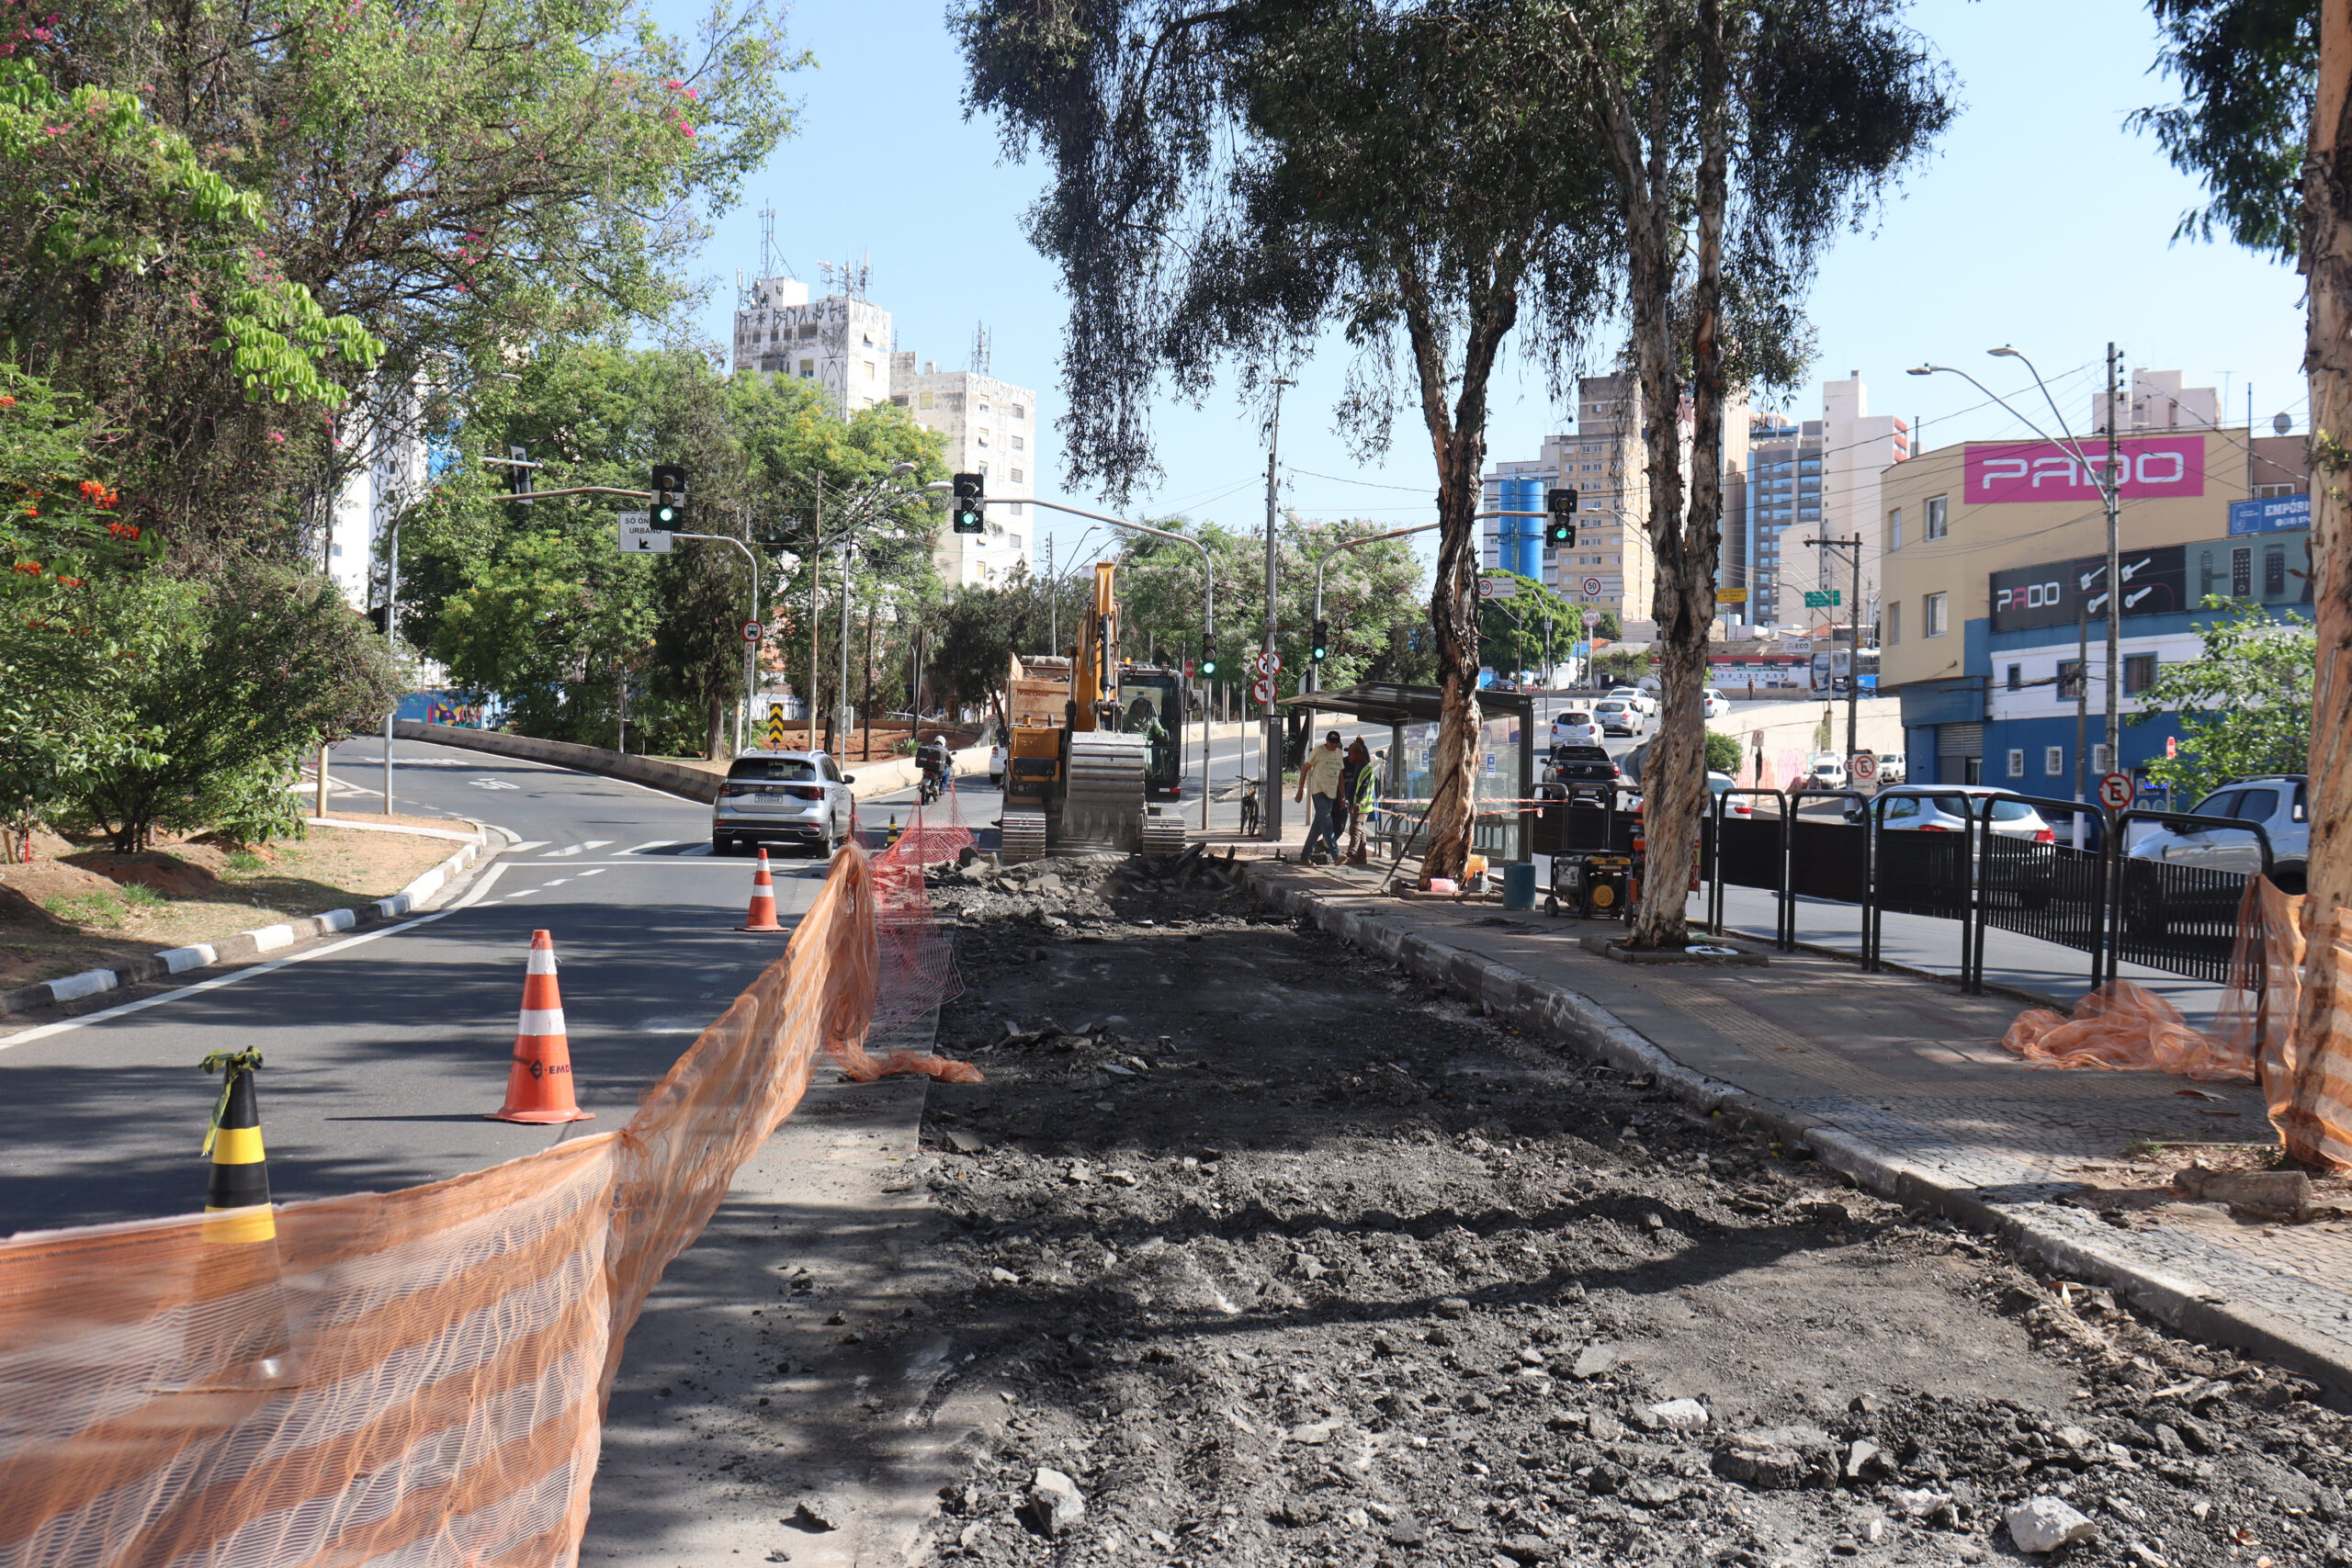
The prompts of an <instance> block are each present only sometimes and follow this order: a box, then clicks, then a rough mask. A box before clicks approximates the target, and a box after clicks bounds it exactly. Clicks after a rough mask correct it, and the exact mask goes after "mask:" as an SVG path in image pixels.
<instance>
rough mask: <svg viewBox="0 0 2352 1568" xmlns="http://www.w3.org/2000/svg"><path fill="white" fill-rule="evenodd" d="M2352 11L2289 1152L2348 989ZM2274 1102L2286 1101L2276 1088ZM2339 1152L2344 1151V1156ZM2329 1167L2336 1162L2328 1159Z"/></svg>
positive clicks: (2333, 20) (2313, 178) (2342, 56)
mask: <svg viewBox="0 0 2352 1568" xmlns="http://www.w3.org/2000/svg"><path fill="white" fill-rule="evenodd" d="M2347 98H2352V7H2346V6H2344V5H2342V4H2340V3H2339V4H2334V5H2327V6H2321V7H2320V42H2319V85H2318V89H2317V96H2315V98H2314V99H2313V102H2312V141H2311V148H2310V152H2309V155H2308V156H2307V158H2306V159H2305V162H2304V165H2303V232H2302V247H2301V254H2302V266H2303V271H2304V273H2305V276H2306V277H2307V280H2308V286H2309V288H2310V300H2311V303H2310V306H2309V310H2308V314H2307V316H2306V321H2305V329H2304V334H2305V335H2304V349H2303V368H2304V370H2305V371H2306V372H2307V373H2308V374H2309V375H2310V377H2311V410H2312V436H2311V461H2312V579H2313V590H2312V607H2313V613H2314V618H2315V619H2316V621H2317V623H2318V626H2317V632H2318V646H2317V649H2316V659H2317V667H2316V670H2315V671H2314V675H2313V681H2312V745H2311V763H2310V780H2311V785H2310V788H2311V809H2310V816H2311V859H2310V863H2309V868H2308V871H2307V873H2306V876H2307V881H2306V884H2305V886H2306V887H2307V890H2308V891H2307V893H2306V895H2305V897H2304V899H2303V941H2304V947H2303V955H2304V956H2303V987H2302V998H2301V1006H2300V1008H2299V1010H2298V1012H2297V1016H2296V1021H2295V1031H2294V1039H2295V1043H2296V1049H2295V1053H2294V1060H2295V1075H2294V1076H2295V1079H2296V1081H2295V1083H2294V1085H2293V1089H2292V1104H2291V1106H2290V1110H2289V1111H2288V1113H2287V1114H2286V1115H2284V1116H2282V1117H2280V1118H2279V1131H2280V1133H2281V1134H2282V1135H2283V1137H2284V1139H2285V1142H2286V1147H2287V1152H2288V1153H2289V1154H2290V1155H2291V1156H2296V1157H2299V1158H2303V1159H2315V1158H2317V1157H2318V1156H2319V1154H2320V1150H2319V1146H2318V1145H2319V1138H2320V1126H2319V1122H2320V1118H2321V1111H2320V1108H2319V1107H2318V1106H2317V1104H2316V1101H2317V1100H2320V1099H2322V1098H2331V1099H2332V1098H2333V1096H2332V1095H2330V1094H2329V1093H2328V1091H2327V1089H2326V1086H2325V1085H2324V1082H2323V1078H2324V1076H2325V1075H2326V1074H2327V1072H2328V1070H2329V1067H2330V1066H2331V1064H2330V1063H2329V1062H2328V1061H2327V1059H2326V1058H2327V1055H2328V1054H2329V1049H2330V1047H2331V1045H2332V1044H2333V1043H2334V1042H2335V1038H2336V1036H2337V1033H2338V1027H2337V1019H2338V1014H2339V1010H2341V1009H2344V1008H2346V1007H2352V997H2346V996H2345V995H2344V994H2343V993H2344V992H2345V991H2346V989H2347V988H2348V987H2352V980H2348V979H2347V977H2346V976H2345V975H2344V974H2343V972H2342V958H2341V953H2340V950H2339V948H2338V945H2337V933H2338V932H2339V931H2341V929H2342V926H2343V921H2344V914H2345V911H2346V908H2352V540H2347V539H2346V523H2347V516H2346V498H2345V488H2344V487H2345V476H2346V468H2347V466H2352V465H2347V460H2346V445H2345V444H2346V439H2347V434H2352V335H2348V334H2352V103H2347V101H2346V100H2347ZM2271 1098H2272V1100H2273V1103H2276V1102H2277V1100H2278V1098H2279V1095H2278V1089H2275V1088H2274V1089H2273V1090H2272V1096H2271ZM2339 1153H2340V1151H2339ZM2325 1163H2331V1164H2332V1163H2334V1162H2333V1161H2327V1162H2325Z"/></svg>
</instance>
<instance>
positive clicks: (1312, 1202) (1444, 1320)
mask: <svg viewBox="0 0 2352 1568" xmlns="http://www.w3.org/2000/svg"><path fill="white" fill-rule="evenodd" d="M979 869H980V870H981V872H982V876H981V878H979V879H978V880H975V879H974V878H972V877H971V876H969V875H967V874H958V873H954V872H950V873H947V874H945V876H944V878H941V879H939V886H936V889H935V895H934V896H935V897H936V898H937V900H938V905H939V908H940V911H941V915H942V919H943V921H944V923H946V924H947V925H948V926H949V927H950V929H951V930H953V931H955V932H956V940H957V948H958V954H959V959H960V962H961V964H962V966H963V973H964V976H965V979H966V982H967V986H968V987H969V989H968V991H967V995H966V996H965V997H964V998H962V1000H960V1001H959V1002H957V1003H956V1004H954V1005H952V1006H951V1007H950V1008H949V1010H948V1011H947V1014H946V1016H945V1020H944V1029H943V1040H942V1044H943V1048H944V1049H947V1050H950V1051H954V1052H956V1053H959V1054H964V1055H969V1056H970V1057H971V1058H972V1059H973V1060H975V1061H977V1062H978V1063H979V1064H980V1065H981V1066H982V1067H983V1068H984V1069H985V1070H986V1072H987V1073H988V1075H989V1081H988V1082H987V1083H986V1084H983V1085H978V1086H954V1085H943V1086H939V1087H937V1088H935V1089H933V1091H932V1093H931V1096H930V1100H929V1107H930V1109H929V1112H928V1115H927V1118H926V1122H925V1126H924V1139H923V1141H924V1145H925V1147H926V1150H927V1151H928V1152H927V1154H926V1156H925V1159H926V1171H925V1174H926V1177H927V1179H928V1180H929V1182H930V1185H931V1187H932V1188H933V1191H934V1192H935V1194H936V1195H937V1201H938V1202H939V1203H940V1204H941V1205H942V1207H943V1208H944V1211H945V1213H946V1215H947V1218H948V1222H949V1223H948V1224H946V1225H945V1226H944V1242H943V1245H944V1247H945V1248H946V1249H947V1252H948V1256H949V1258H950V1259H951V1260H952V1262H953V1263H954V1264H955V1265H956V1269H957V1270H959V1271H960V1277H961V1280H962V1281H963V1283H962V1285H961V1287H960V1288H954V1289H950V1290H948V1291H947V1292H944V1294H941V1295H938V1296H935V1297H934V1298H933V1300H932V1301H931V1302H930V1303H928V1310H927V1311H926V1312H925V1313H924V1314H922V1317H923V1320H922V1322H921V1323H920V1324H916V1325H908V1327H907V1328H906V1329H905V1330H904V1332H907V1333H922V1334H925V1335H936V1334H940V1333H945V1334H946V1335H948V1336H950V1337H951V1339H952V1342H953V1343H954V1344H955V1345H956V1349H957V1352H958V1358H957V1359H959V1361H960V1365H959V1367H958V1370H957V1371H956V1372H955V1373H954V1374H953V1376H952V1377H951V1378H950V1380H949V1381H948V1382H947V1383H946V1384H945V1385H944V1386H943V1387H942V1388H941V1389H939V1390H937V1391H935V1392H934V1393H933V1396H932V1404H931V1408H937V1407H938V1406H939V1404H941V1403H942V1402H943V1401H953V1402H954V1403H955V1405H956V1408H957V1409H959V1410H966V1411H968V1410H970V1409H973V1408H976V1407H985V1408H986V1409H988V1410H989V1411H991V1412H994V1413H995V1414H994V1416H993V1417H992V1419H990V1421H989V1423H988V1429H987V1430H986V1431H985V1432H984V1434H983V1440H982V1441H981V1442H980V1443H979V1444H978V1445H974V1446H973V1447H974V1451H976V1452H977V1453H978V1456H979V1457H977V1458H975V1459H974V1460H973V1461H972V1462H971V1465H970V1468H969V1472H968V1473H967V1474H966V1475H964V1476H963V1477H962V1478H961V1479H960V1480H958V1481H956V1483H954V1484H952V1485H950V1486H948V1487H947V1488H945V1489H944V1493H943V1495H942V1497H941V1501H940V1506H939V1513H938V1517H937V1519H936V1522H935V1524H934V1525H933V1528H932V1529H931V1530H930V1533H929V1538H928V1543H927V1548H926V1550H927V1551H928V1553H929V1555H930V1558H931V1560H933V1561H945V1562H974V1563H1046V1562H1052V1563H1082V1562H1083V1563H1091V1562H1119V1563H1154V1564H1172V1563H1182V1564H1187V1565H1193V1568H1199V1565H1205V1564H1227V1563H1230V1564H1242V1563H1249V1564H1257V1563H1265V1564H1292V1563H1324V1562H1335V1563H1351V1564H1370V1563H1394V1564H1399V1565H1402V1564H1408V1563H1411V1564H1418V1563H1476V1564H1496V1565H1498V1568H1509V1565H1510V1564H1523V1563H1537V1562H1593V1563H1604V1562H1605V1563H1611V1564H1615V1563H1624V1562H1636V1563H1651V1562H1659V1563H1665V1562H1674V1563H1714V1562H1728V1563H1741V1564H1757V1565H1759V1568H1760V1565H1762V1564H1768V1563H1792V1564H1794V1563H1814V1562H1827V1561H1830V1560H1831V1559H1833V1558H1838V1559H1844V1558H1849V1557H1854V1558H1860V1559H1863V1560H1868V1561H1875V1562H1888V1563H1935V1562H1983V1561H1988V1560H1993V1561H2007V1560H2014V1559H2017V1558H2018V1557H2020V1556H2021V1555H2022V1553H2021V1552H2020V1551H2019V1548H2018V1544H2017V1543H2016V1540H2015V1539H2014V1538H2013V1535H2012V1532H2011V1529H2010V1528H2009V1525H2008V1523H2007V1515H2008V1512H2009V1510H2010V1508H2011V1507H2013V1506H2016V1505H2018V1504H2020V1503H2022V1502H2025V1501H2027V1500H2030V1499H2032V1498H2035V1497H2048V1498H2051V1499H2053V1500H2056V1501H2061V1502H2063V1503H2064V1505H2065V1506H2066V1508H2068V1509H2071V1510H2074V1511H2075V1515H2074V1516H2072V1517H2070V1516H2069V1515H2068V1514H2067V1513H2066V1512H2065V1511H2064V1510H2062V1509H2057V1508H2055V1507H2052V1508H2051V1509H2050V1511H2051V1513H2052V1515H2053V1517H2055V1520H2056V1523H2055V1526H2054V1527H2053V1528H2055V1529H2072V1530H2073V1531H2074V1532H2075V1535H2076V1536H2077V1538H2078V1539H2077V1540H2075V1542H2074V1543H2073V1544H2070V1545H2066V1546H2064V1547H2063V1548H2061V1549H2060V1551H2059V1552H2058V1554H2057V1556H2056V1557H2054V1558H2049V1559H2042V1560H2044V1561H2064V1562H2070V1563H2109V1562H2114V1563H2137V1564H2141V1565H2143V1568H2147V1565H2154V1564H2160V1563H2176V1564H2190V1563H2199V1564H2205V1563H2222V1562H2245V1563H2246V1564H2249V1565H2251V1568H2285V1565H2287V1564H2305V1563H2309V1564H2324V1563H2342V1562H2352V1556H2347V1552H2346V1547H2345V1546H2344V1544H2343V1539H2344V1538H2345V1537H2346V1536H2352V1520H2346V1517H2345V1511H2346V1506H2347V1505H2346V1500H2345V1496H2344V1494H2343V1491H2342V1490H2341V1489H2342V1488H2344V1487H2345V1486H2346V1483H2347V1478H2352V1469H2347V1463H2346V1457H2345V1454H2344V1450H2343V1447H2342V1445H2343V1444H2344V1443H2345V1441H2346V1430H2345V1424H2344V1420H2343V1418H2342V1417H2341V1416H2339V1415H2337V1414H2335V1412H2333V1411H2331V1410H2328V1409H2326V1408H2324V1407H2322V1406H2321V1405H2320V1404H2318V1403H2317V1400H2318V1397H2319V1393H2318V1391H2317V1390H2315V1389H2313V1388H2312V1386H2310V1385H2309V1384H2306V1383H2303V1382H2300V1381H2298V1380H2297V1379H2295V1378H2293V1377H2290V1376H2288V1375H2285V1374H2282V1373H2280V1372H2279V1371H2276V1370H2275V1369H2268V1368H2265V1367H2263V1366H2260V1365H2258V1364H2255V1363H2251V1362H2248V1361H2245V1360H2243V1359H2238V1358H2236V1357H2234V1356H2232V1355H2229V1354H2226V1353H2221V1352H2215V1351H2211V1350H2208V1349H2205V1348H2200V1347H2198V1346H2195V1345H2191V1344H2188V1343H2184V1342H2181V1341H2179V1340H2177V1339H2174V1338H2171V1337H2167V1336H2166V1335H2165V1334H2164V1333H2162V1332H2160V1331H2158V1330H2155V1329H2154V1328H2152V1327H2151V1326H2150V1325H2146V1324H2144V1323H2143V1322H2141V1321H2139V1320H2137V1319H2135V1318H2134V1317H2132V1316H2131V1314H2129V1313H2128V1312H2124V1311H2120V1310H2119V1309H2118V1307H2117V1306H2116V1304H2115V1303H2113V1302H2112V1301H2111V1300H2109V1298H2108V1297H2106V1296H2105V1295H2103V1294H2102V1293H2100V1292H2092V1291H2086V1290H2083V1289H2080V1288H2077V1287H2071V1286H2068V1285H2066V1284H2065V1283H2064V1282H2063V1281H2052V1280H2043V1279H2038V1278H2036V1277H2034V1276H2032V1275H2031V1274H2030V1273H2028V1272H2026V1271H2025V1270H2023V1269H2020V1268H2018V1266H2016V1265H2015V1264H2013V1263H2012V1262H2010V1261H2009V1260H2008V1259H2007V1258H2006V1257H2005V1256H2004V1255H2003V1254H2002V1253H2000V1252H1999V1251H1998V1250H1997V1249H1996V1248H1994V1247H1990V1246H1988V1245H1986V1244H1985V1243H1982V1242H1980V1241H1978V1240H1977V1239H1975V1238H1974V1237H1973V1236H1971V1235H1968V1234H1966V1233H1965V1232H1962V1231H1959V1230H1956V1229H1954V1228H1952V1227H1951V1225H1949V1224H1944V1223H1942V1222H1940V1221H1938V1220H1937V1219H1935V1218H1934V1217H1933V1216H1931V1215H1926V1214H1906V1213H1904V1212H1903V1211H1901V1210H1900V1209H1898V1208H1895V1207H1894V1206H1893V1205H1890V1204H1887V1203H1884V1202H1881V1201H1877V1200H1876V1199H1874V1198H1871V1197H1870V1196H1868V1195H1865V1194H1863V1193H1861V1192H1859V1191H1857V1190H1853V1189H1852V1188H1850V1187H1849V1186H1848V1185H1846V1184H1845V1183H1844V1181H1843V1179H1841V1178H1839V1177H1838V1176H1837V1175H1836V1174H1835V1173H1833V1172H1831V1171H1828V1170H1826V1169H1825V1168H1820V1167H1818V1166H1815V1165H1813V1164H1811V1163H1808V1162H1807V1161H1806V1160H1805V1159H1804V1157H1803V1156H1804V1151H1803V1150H1800V1149H1778V1148H1774V1147H1772V1146H1770V1145H1769V1144H1768V1143H1767V1142H1766V1141H1765V1140H1764V1138H1763V1137H1762V1135H1761V1134H1758V1133H1752V1132H1749V1131H1747V1130H1746V1129H1744V1128H1742V1127H1740V1126H1737V1125H1734V1124H1730V1123H1728V1122H1723V1121H1716V1122H1708V1121H1706V1120H1703V1119H1700V1118H1697V1117H1695V1116H1693V1115H1691V1114H1690V1113H1687V1112H1686V1111H1683V1110H1681V1109H1680V1108H1679V1107H1678V1106H1677V1105H1675V1104H1673V1103H1671V1102H1669V1101H1668V1100H1666V1099H1665V1098H1663V1097H1662V1096H1659V1095H1657V1094H1653V1093H1650V1092H1646V1091H1645V1086H1644V1084H1642V1083H1640V1082H1635V1081H1629V1080H1627V1079H1625V1078H1623V1077H1619V1076H1614V1075H1612V1074H1611V1073H1609V1072H1607V1071H1605V1070H1598V1069H1595V1068H1593V1067H1592V1066H1589V1065H1587V1064H1584V1063H1581V1062H1579V1061H1578V1060H1577V1059H1575V1058H1573V1057H1570V1056H1566V1055H1562V1054H1561V1053H1560V1052H1558V1051H1557V1050H1555V1049H1554V1048H1552V1047H1550V1046H1547V1045H1545V1044H1544V1043H1539V1042H1535V1041H1532V1040H1529V1039H1525V1038H1522V1037H1520V1036H1518V1035H1515V1034H1513V1033H1511V1032H1509V1031H1507V1030H1504V1029H1501V1028H1498V1027H1497V1026H1496V1025H1494V1024H1493V1023H1491V1022H1489V1021H1486V1020H1484V1019H1482V1018H1481V1017H1479V1016H1478V1015H1477V1013H1476V1010H1474V1009H1473V1008H1471V1007H1470V1006H1469V1005H1468V1004H1465V1003H1464V1002H1463V1001H1462V1000H1460V999H1459V998H1453V997H1450V996H1446V995H1443V994H1441V993H1439V992H1436V991H1433V990H1431V989H1430V988H1429V987H1426V986H1424V985H1422V984H1420V983H1419V982H1417V981H1414V980H1412V979H1410V978H1408V976H1404V975H1403V974H1402V973H1400V972H1397V971H1395V970H1392V969H1390V968H1388V967H1386V966H1385V965H1382V964H1377V963H1375V962H1374V961H1371V960H1369V959H1366V958H1364V957H1363V956H1362V955H1361V954H1358V953H1354V952H1352V951H1351V950H1350V949H1348V948H1346V947H1344V946H1342V945H1340V943H1338V942H1336V941H1334V940H1332V939H1330V938H1328V937H1326V936H1324V935H1322V934H1321V933H1319V932H1313V931H1299V930H1296V929H1294V928H1293V927H1291V926H1290V925H1288V924H1287V923H1283V922H1281V921H1278V920H1275V919H1272V918H1271V917H1268V916H1266V915H1265V914H1264V913H1263V912H1262V911H1260V910H1258V909H1256V908H1254V907H1253V906H1251V905H1250V903H1249V902H1248V901H1247V899H1246V898H1245V897H1244V896H1242V895H1240V894H1238V893H1236V892H1231V891H1227V890H1225V889H1224V888H1223V887H1222V886H1217V885H1216V884H1215V883H1214V881H1212V883H1211V884H1210V885H1209V886H1199V887H1193V888H1179V889H1167V888H1162V887H1159V886H1154V885H1152V884H1151V883H1150V882H1149V881H1148V879H1143V880H1141V881H1138V879H1137V878H1138V874H1136V873H1133V872H1121V871H1116V870H1114V868H1112V867H1109V866H1100V865H1098V866H1093V867H1084V868H1081V867H1078V866H1074V865H1072V864H1069V863H1054V864H1049V865H1047V866H1042V867H1035V868H1029V869H1028V870H1027V871H1026V872H1025V873H1024V872H1021V871H1016V872H1014V873H1011V874H1004V875H990V874H987V871H986V867H985V866H983V867H981V868H979ZM1049 879H1050V880H1049ZM978 1396H985V1397H978ZM1041 1471H1050V1472H1058V1476H1059V1477H1063V1478H1067V1482H1068V1485H1067V1487H1065V1486H1064V1484H1063V1482H1062V1480H1060V1479H1057V1477H1056V1476H1054V1475H1047V1476H1044V1477H1042V1478H1041V1476H1040V1474H1039V1472H1041ZM1041 1479H1042V1481H1043V1485H1042V1486H1040V1484H1039V1483H1040V1481H1041Z"/></svg>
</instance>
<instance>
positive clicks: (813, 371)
mask: <svg viewBox="0 0 2352 1568" xmlns="http://www.w3.org/2000/svg"><path fill="white" fill-rule="evenodd" d="M800 378H801V379H802V380H804V381H813V380H815V379H816V378H817V362H816V361H815V360H813V359H804V360H802V361H801V362H800Z"/></svg>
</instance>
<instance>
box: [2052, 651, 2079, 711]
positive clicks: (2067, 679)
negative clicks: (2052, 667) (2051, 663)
mask: <svg viewBox="0 0 2352 1568" xmlns="http://www.w3.org/2000/svg"><path fill="white" fill-rule="evenodd" d="M2082 685H2083V664H2082V660H2079V659H2062V660H2059V661H2058V679H2057V682H2055V684H2054V686H2053V688H2052V689H2053V690H2055V691H2056V692H2057V694H2058V700H2059V701H2060V702H2062V703H2071V702H2073V701H2075V699H2076V698H2078V697H2079V696H2080V695H2081V694H2082Z"/></svg>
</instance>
